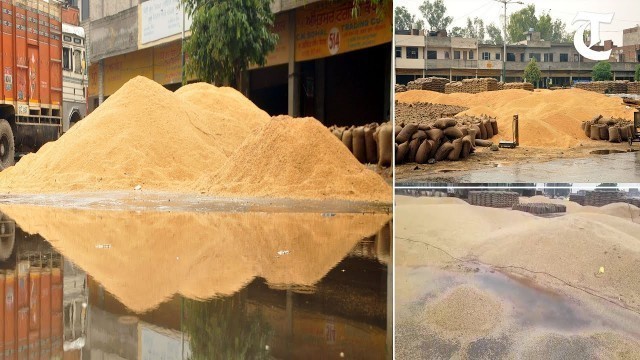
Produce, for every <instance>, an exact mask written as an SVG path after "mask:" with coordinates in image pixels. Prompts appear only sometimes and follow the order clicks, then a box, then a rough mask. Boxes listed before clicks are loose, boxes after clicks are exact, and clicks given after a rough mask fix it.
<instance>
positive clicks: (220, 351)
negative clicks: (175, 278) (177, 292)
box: [183, 290, 272, 360]
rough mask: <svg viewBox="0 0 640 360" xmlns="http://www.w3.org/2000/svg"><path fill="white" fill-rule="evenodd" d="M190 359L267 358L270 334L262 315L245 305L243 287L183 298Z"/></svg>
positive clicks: (270, 331) (267, 324)
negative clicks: (226, 294) (206, 297)
mask: <svg viewBox="0 0 640 360" xmlns="http://www.w3.org/2000/svg"><path fill="white" fill-rule="evenodd" d="M184 301H185V305H184V306H185V320H184V322H183V324H184V330H185V332H186V333H187V334H188V335H189V345H190V348H191V359H192V360H200V359H203V360H204V359H212V358H215V359H268V358H269V354H268V352H267V351H266V349H265V346H266V345H267V341H268V340H269V338H270V337H271V335H272V330H271V327H270V326H269V323H268V322H267V320H266V319H265V317H264V315H263V314H262V313H261V312H260V311H258V310H256V311H253V312H249V310H248V309H247V300H246V290H242V291H240V292H239V293H236V294H235V295H233V296H231V297H228V298H222V299H213V300H209V301H206V302H202V301H198V300H190V299H185V300H184Z"/></svg>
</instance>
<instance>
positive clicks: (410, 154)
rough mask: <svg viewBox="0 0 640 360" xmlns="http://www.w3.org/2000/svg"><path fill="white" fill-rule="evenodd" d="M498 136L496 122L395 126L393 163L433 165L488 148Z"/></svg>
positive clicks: (447, 120) (462, 120)
mask: <svg viewBox="0 0 640 360" xmlns="http://www.w3.org/2000/svg"><path fill="white" fill-rule="evenodd" d="M497 134H498V123H497V122H496V119H492V118H488V117H486V116H485V117H482V118H475V117H470V116H469V117H462V118H460V119H457V118H442V119H438V120H436V121H434V122H433V123H430V124H425V123H423V124H415V123H408V124H403V123H399V124H396V127H395V139H396V141H395V142H396V146H397V147H396V164H402V163H414V162H415V163H418V164H425V163H429V164H433V163H435V162H437V161H444V160H449V161H457V160H460V159H465V158H467V157H469V155H470V154H472V153H473V152H474V151H475V148H476V146H491V145H492V142H491V141H490V140H488V139H491V138H492V137H493V136H494V135H497Z"/></svg>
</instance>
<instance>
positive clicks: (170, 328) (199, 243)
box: [0, 202, 393, 359]
mask: <svg viewBox="0 0 640 360" xmlns="http://www.w3.org/2000/svg"><path fill="white" fill-rule="evenodd" d="M142 205H145V204H142ZM145 206H146V205H145ZM0 211H1V213H2V224H4V225H3V226H2V230H3V231H2V234H0V235H2V236H0V238H1V239H0V240H2V250H7V249H4V248H5V247H6V248H10V249H9V250H7V251H5V252H8V253H9V256H7V257H6V258H5V260H2V261H0V269H2V276H0V278H2V283H3V284H4V287H2V290H0V291H4V292H7V291H8V292H10V293H11V294H12V297H11V299H15V301H10V302H9V306H7V305H6V304H5V308H4V310H5V311H4V312H3V314H4V315H5V321H4V322H5V328H6V330H7V331H5V333H11V334H14V335H15V336H14V337H13V338H14V339H12V338H11V336H10V337H9V338H6V337H5V338H4V342H3V345H6V346H5V347H6V348H8V349H10V350H11V351H14V353H15V355H16V356H17V355H20V356H22V355H34V354H36V353H37V354H40V355H41V357H40V358H43V359H46V358H56V356H60V355H62V354H63V353H64V357H65V358H77V359H80V358H82V359H104V358H118V359H159V358H163V359H213V358H224V359H227V358H228V359H231V358H237V359H244V358H274V359H295V358H312V359H313V358H322V359H325V358H356V359H360V358H368V359H389V358H391V344H392V326H391V315H390V314H391V313H392V312H391V309H392V308H391V306H392V301H391V296H392V293H393V292H392V290H391V289H392V288H391V286H392V283H391V279H392V272H391V271H388V266H389V263H390V261H391V230H390V224H389V219H390V216H389V215H387V214H380V213H378V214H372V213H370V214H358V213H348V212H336V208H334V209H331V211H326V212H301V213H296V212H293V210H292V209H288V210H287V211H283V212H273V211H272V212H255V211H254V212H246V211H243V212H240V211H236V212H233V213H229V212H203V211H185V210H179V211H178V210H172V211H148V210H143V211H141V210H128V211H121V210H98V209H95V208H94V209H91V210H89V209H84V210H80V209H71V208H69V207H57V208H53V207H44V206H30V205H15V204H7V203H6V202H5V203H4V204H2V205H0ZM5 235H6V236H5ZM5 237H6V238H7V239H5ZM11 239H13V240H11ZM5 290H6V291H5ZM34 294H36V295H35V296H34ZM0 295H2V296H1V297H0V298H2V299H7V298H9V297H5V296H4V294H0ZM12 304H13V305H12ZM12 306H13V307H12ZM21 314H26V315H28V316H26V317H23V316H22V315H21ZM388 314H389V315H388ZM22 345H25V346H22ZM18 352H19V354H18Z"/></svg>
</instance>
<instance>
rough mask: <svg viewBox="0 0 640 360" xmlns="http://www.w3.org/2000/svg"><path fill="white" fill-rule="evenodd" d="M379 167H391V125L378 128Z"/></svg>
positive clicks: (393, 144)
mask: <svg viewBox="0 0 640 360" xmlns="http://www.w3.org/2000/svg"><path fill="white" fill-rule="evenodd" d="M377 134H378V139H377V140H378V141H377V144H378V166H384V167H389V166H391V163H392V159H393V148H394V146H395V142H394V141H393V127H392V126H391V125H383V126H381V127H379V128H378V132H377Z"/></svg>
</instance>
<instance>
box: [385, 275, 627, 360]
mask: <svg viewBox="0 0 640 360" xmlns="http://www.w3.org/2000/svg"><path fill="white" fill-rule="evenodd" d="M396 274H397V275H396V282H397V290H396V292H397V298H398V303H397V310H396V329H397V330H396V349H397V355H398V356H401V355H402V356H408V357H411V356H416V355H418V354H422V355H421V356H427V357H431V358H452V357H453V358H455V357H458V356H463V357H464V356H466V357H468V358H482V359H485V358H487V359H488V358H491V359H503V358H504V359H511V358H526V359H529V358H540V357H538V356H542V355H540V354H538V355H535V354H536V351H538V350H540V349H542V348H544V349H546V352H545V353H544V354H545V355H544V357H542V358H550V357H549V356H551V357H554V358H558V357H557V356H558V355H559V354H563V353H564V351H565V349H564V347H563V346H564V345H563V344H565V345H566V344H567V343H571V341H573V340H575V342H577V343H579V344H580V348H579V349H571V351H570V352H568V353H567V354H569V355H571V356H574V357H570V358H579V354H583V355H585V356H587V357H590V356H591V355H592V354H595V353H597V354H599V355H598V356H599V358H611V357H612V356H613V358H615V355H616V351H619V348H618V349H615V350H614V349H611V348H607V347H606V346H605V345H603V344H604V342H601V341H600V340H599V338H598V337H597V336H600V335H598V334H607V336H611V337H612V338H615V339H623V340H619V341H620V342H621V343H623V344H625V343H626V344H634V343H636V344H637V342H638V341H640V315H638V314H637V313H634V312H630V311H628V310H625V309H622V308H620V307H617V306H614V305H612V304H611V303H608V302H606V301H604V300H601V299H599V298H597V297H593V296H590V295H587V294H585V293H582V292H580V291H578V290H575V289H571V288H566V287H555V286H553V287H552V286H548V285H546V284H544V285H543V281H542V279H531V278H527V277H522V276H519V275H514V274H510V273H508V272H500V271H497V270H495V269H492V268H489V267H486V266H482V265H477V264H474V263H462V264H457V265H450V266H445V267H432V266H424V267H413V268H408V267H399V268H397V269H396ZM461 286H472V287H474V288H475V289H478V291H480V292H482V293H484V294H487V295H489V296H491V297H492V298H494V299H498V301H499V302H500V303H501V305H502V309H503V311H502V314H501V316H499V318H498V323H499V325H498V326H497V327H496V328H494V329H492V330H490V331H487V332H486V333H484V334H480V335H477V334H476V335H475V336H473V337H471V338H469V337H465V336H464V335H460V334H450V333H447V332H446V331H442V329H438V328H436V327H434V326H433V325H430V324H429V323H428V319H424V318H421V317H420V314H422V313H424V309H425V307H426V306H429V304H434V303H438V302H440V301H447V300H446V299H447V298H446V295H447V294H448V293H449V292H450V291H451V290H452V289H455V288H458V287H461ZM400 299H402V300H400ZM470 325H471V324H470ZM556 337H557V338H558V339H559V340H560V341H559V342H558V343H555V342H554V341H553V340H555V339H556ZM570 340H571V341H570ZM536 341H539V343H537V345H536ZM638 350H639V349H635V352H634V350H630V352H627V354H635V355H640V353H638V352H637V351H638ZM576 355H578V357H575V356H576Z"/></svg>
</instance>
